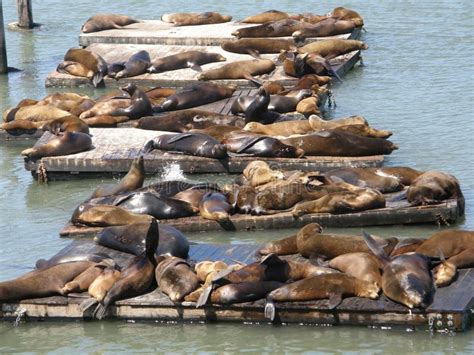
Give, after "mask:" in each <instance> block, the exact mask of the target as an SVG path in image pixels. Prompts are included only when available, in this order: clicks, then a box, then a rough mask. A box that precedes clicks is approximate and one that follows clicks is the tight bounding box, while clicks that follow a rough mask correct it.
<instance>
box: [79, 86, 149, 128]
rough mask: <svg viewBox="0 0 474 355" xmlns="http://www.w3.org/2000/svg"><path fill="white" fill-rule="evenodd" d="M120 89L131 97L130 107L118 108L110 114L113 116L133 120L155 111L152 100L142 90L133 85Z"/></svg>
mask: <svg viewBox="0 0 474 355" xmlns="http://www.w3.org/2000/svg"><path fill="white" fill-rule="evenodd" d="M120 89H121V90H122V91H123V92H124V93H126V94H128V95H130V100H131V101H130V106H128V107H126V108H120V107H118V108H116V109H115V110H114V111H112V112H111V113H110V114H111V115H112V116H128V117H129V118H130V119H132V120H133V119H137V118H141V117H143V116H146V115H150V114H152V112H153V110H152V107H151V102H150V99H149V98H148V96H147V94H146V93H145V92H144V91H143V90H142V89H140V88H139V87H137V86H136V85H135V84H131V83H128V84H127V85H125V86H122V87H121V88H120ZM81 116H82V115H81Z"/></svg>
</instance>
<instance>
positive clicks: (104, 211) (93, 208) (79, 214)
mask: <svg viewBox="0 0 474 355" xmlns="http://www.w3.org/2000/svg"><path fill="white" fill-rule="evenodd" d="M151 218H152V217H151V216H149V215H144V214H138V213H132V212H130V211H127V210H126V209H125V208H122V207H118V206H110V205H88V204H82V205H80V206H79V207H77V208H76V210H75V211H74V213H73V215H72V217H71V222H72V223H73V224H75V225H81V224H82V225H86V226H92V227H108V226H121V225H125V224H133V223H149V222H150V219H151Z"/></svg>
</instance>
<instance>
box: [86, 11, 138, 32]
mask: <svg viewBox="0 0 474 355" xmlns="http://www.w3.org/2000/svg"><path fill="white" fill-rule="evenodd" d="M138 22H141V21H138V20H135V19H133V18H131V17H128V16H125V15H118V14H97V15H94V16H92V17H89V18H88V19H87V21H86V22H85V23H84V24H83V25H82V27H81V32H82V33H91V32H99V31H104V30H111V29H114V28H122V27H123V26H128V25H131V24H132V23H138Z"/></svg>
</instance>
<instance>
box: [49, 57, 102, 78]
mask: <svg viewBox="0 0 474 355" xmlns="http://www.w3.org/2000/svg"><path fill="white" fill-rule="evenodd" d="M56 71H57V72H58V73H63V74H69V75H74V76H80V77H83V78H87V79H89V80H92V78H93V77H94V74H95V73H94V71H93V70H92V69H89V68H88V67H86V66H85V65H84V64H81V63H78V62H72V61H69V60H65V61H63V62H61V63H59V64H58V66H57V67H56Z"/></svg>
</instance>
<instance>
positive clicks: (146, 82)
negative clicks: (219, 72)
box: [45, 43, 360, 88]
mask: <svg viewBox="0 0 474 355" xmlns="http://www.w3.org/2000/svg"><path fill="white" fill-rule="evenodd" d="M88 49H90V50H91V51H93V52H95V53H98V54H100V55H101V56H102V57H103V58H104V59H105V60H106V61H107V63H114V62H120V61H126V60H127V59H128V58H129V57H130V56H131V55H132V54H133V53H135V52H137V51H139V50H147V51H148V52H149V53H150V57H151V58H152V60H153V58H158V57H162V56H167V55H172V54H175V53H179V52H182V51H184V50H186V51H187V50H200V51H205V52H214V53H220V54H222V55H223V56H224V57H226V58H227V62H218V63H209V64H205V65H203V66H202V68H203V70H204V71H205V70H210V69H214V68H217V67H220V66H222V65H225V64H226V63H230V62H234V61H237V60H248V59H251V58H252V57H251V56H249V55H246V54H236V53H230V52H226V51H224V50H223V49H222V48H221V47H220V46H211V47H209V46H208V47H204V46H188V47H186V48H185V49H184V47H183V46H166V45H152V46H150V45H136V44H100V43H95V44H92V45H90V46H89V47H88ZM262 57H263V58H268V59H274V58H276V55H274V54H263V55H262ZM359 60H360V51H353V52H350V53H348V54H345V55H342V56H339V57H336V58H333V59H331V60H330V61H329V62H330V63H331V66H332V67H333V70H334V71H335V72H336V73H337V74H338V75H339V76H340V77H342V76H344V75H345V74H346V73H347V72H348V71H349V70H351V69H352V68H353V67H354V66H355V64H356V63H357V62H358V61H359ZM198 75H199V73H198V72H196V71H194V70H192V69H190V68H186V69H178V70H172V71H168V72H164V73H158V74H149V73H147V74H142V75H137V76H134V77H131V78H123V79H120V80H115V79H112V78H109V77H106V78H105V79H104V83H105V86H106V87H118V86H122V85H124V84H125V83H134V84H137V85H142V86H163V87H183V86H186V85H190V84H194V83H196V82H198V80H197V77H198ZM262 78H265V79H268V80H274V81H276V82H278V83H280V84H282V85H284V86H292V85H294V84H295V83H296V81H297V80H298V79H297V78H294V77H291V76H288V75H286V74H285V73H284V71H283V67H282V66H277V68H276V69H275V70H274V71H273V72H272V73H270V74H267V75H264V76H262ZM213 82H216V83H220V84H226V85H228V84H232V85H236V86H237V87H239V88H255V85H253V84H252V83H250V82H249V81H248V80H246V79H232V80H230V79H229V80H213ZM45 85H46V87H92V84H91V82H90V80H88V79H87V78H81V77H78V76H73V75H69V74H64V73H58V72H57V71H56V70H55V71H53V72H52V73H50V74H49V75H48V77H47V78H46V83H45Z"/></svg>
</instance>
